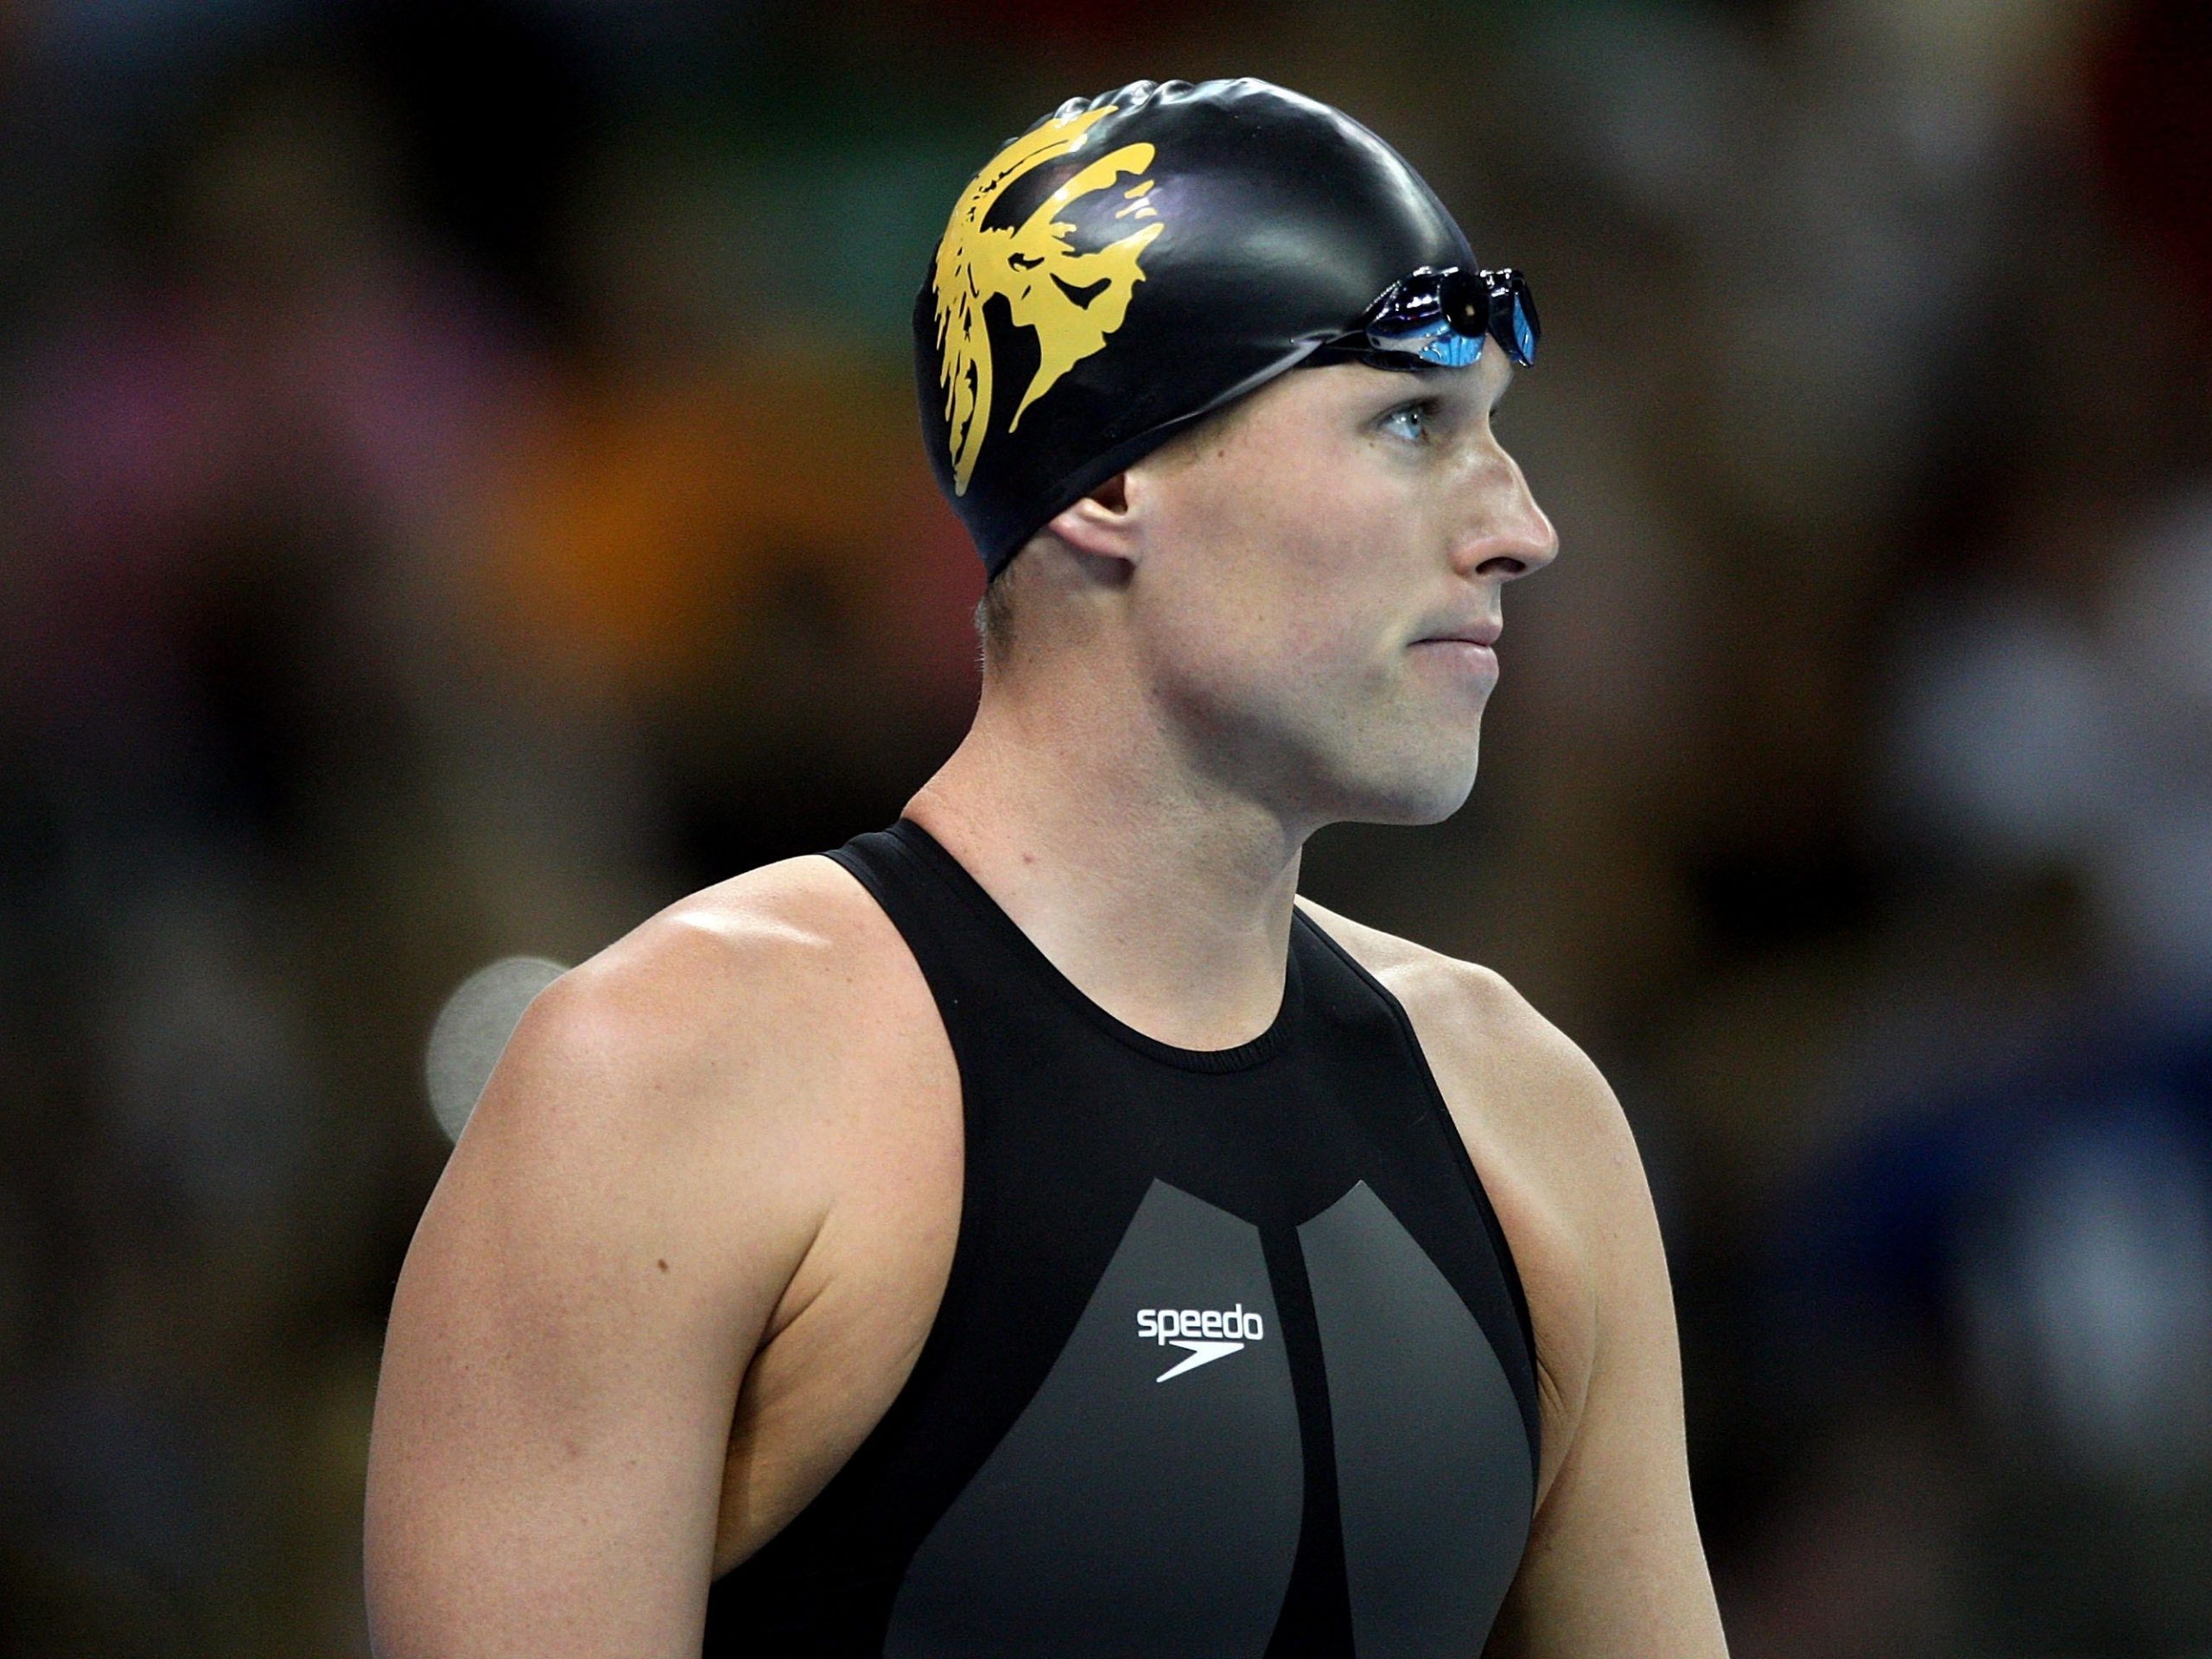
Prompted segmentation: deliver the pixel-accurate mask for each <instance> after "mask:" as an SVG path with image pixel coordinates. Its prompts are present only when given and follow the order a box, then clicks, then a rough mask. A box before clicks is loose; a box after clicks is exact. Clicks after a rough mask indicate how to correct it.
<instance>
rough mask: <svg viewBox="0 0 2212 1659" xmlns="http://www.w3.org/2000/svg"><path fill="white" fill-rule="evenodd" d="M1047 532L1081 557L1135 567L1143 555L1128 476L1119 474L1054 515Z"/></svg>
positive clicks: (1048, 524)
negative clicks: (1083, 555) (1130, 498)
mask: <svg viewBox="0 0 2212 1659" xmlns="http://www.w3.org/2000/svg"><path fill="white" fill-rule="evenodd" d="M1045 528H1046V530H1048V531H1051V532H1052V534H1053V535H1054V536H1056V537H1058V538H1059V539H1060V540H1061V541H1063V542H1065V543H1066V544H1067V545H1068V546H1069V547H1071V548H1072V549H1074V550H1076V551H1077V552H1078V553H1084V554H1088V555H1090V556H1091V557H1092V558H1097V559H1113V560H1116V561H1118V562H1119V563H1123V564H1127V565H1131V566H1134V565H1135V563H1137V561H1138V559H1139V557H1140V556H1141V550H1142V549H1141V541H1142V538H1141V536H1140V535H1139V534H1138V525H1137V515H1135V513H1133V512H1130V511H1129V490H1128V474H1127V473H1116V474H1114V476H1113V477H1111V478H1109V479H1108V480H1106V481H1105V482H1104V483H1103V484H1101V485H1100V486H1098V487H1097V488H1096V489H1095V490H1092V491H1091V492H1090V493H1089V494H1088V495H1085V496H1083V497H1081V498H1080V499H1077V500H1076V501H1074V502H1072V503H1071V504H1070V505H1067V506H1065V507H1063V508H1061V509H1060V510H1059V512H1056V513H1054V514H1053V515H1052V518H1050V519H1049V520H1048V521H1047V522H1046V525H1045Z"/></svg>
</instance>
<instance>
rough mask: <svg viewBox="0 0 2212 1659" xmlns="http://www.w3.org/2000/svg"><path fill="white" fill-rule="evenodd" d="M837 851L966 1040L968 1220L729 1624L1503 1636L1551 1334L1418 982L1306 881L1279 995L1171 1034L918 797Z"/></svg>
mask: <svg viewBox="0 0 2212 1659" xmlns="http://www.w3.org/2000/svg"><path fill="white" fill-rule="evenodd" d="M831 856H832V857H834V858H836V860H837V861H838V862H839V863H841V864H842V865H843V866H844V867H845V868H847V869H849V870H850V871H851V872H852V873H853V874H854V875H855V876H856V877H858V878H859V879H860V880H861V882H862V883H863V884H864V885H865V886H866V887H868V891H869V892H870V893H873V894H874V896H875V898H876V899H877V901H878V902H879V903H880V904H881V905H882V906H883V908H884V910H885V911H886V912H887V913H888V915H889V916H890V918H891V919H892V921H893V923H895V924H896V925H897V926H898V928H899V932H900V933H901V934H902V935H903V936H904V937H905V938H906V944H907V945H908V947H909V948H910V949H911V950H912V951H913V953H914V957H915V960H916V961H917V962H918V963H919V964H920V967H921V970H922V973H923V975H924V976H925V978H926V979H927V980H928V982H929V985H930V988H931V991H932V992H933V993H934V994H935V996H936V999H937V1004H938V1011H939V1013H940V1014H941V1015H942V1016H943V1018H944V1024H945V1029H946V1032H947V1033H948V1035H949V1036H950V1039H951V1044H952V1050H953V1053H954V1056H955V1058H957V1061H958V1063H959V1068H960V1082H961V1090H962V1096H963V1113H964V1117H965V1122H966V1133H967V1151H966V1168H965V1177H964V1183H965V1184H964V1188H963V1198H962V1206H961V1214H960V1229H959V1235H958V1241H957V1244H956V1246H955V1248H954V1251H953V1257H952V1271H951V1277H950V1281H949V1282H948V1283H947V1285H946V1287H945V1291H944V1302H943V1305H942V1306H940V1308H939V1309H938V1316H937V1321H936V1323H935V1325H933V1326H932V1327H931V1331H930V1334H929V1338H928V1340H927V1342H926V1343H925V1345H924V1347H923V1349H922V1352H921V1355H920V1357H919V1358H918V1360H917V1361H916V1363H915V1366H914V1370H913V1373H912V1376H910V1377H909V1378H908V1379H907V1381H906V1386H905V1387H904V1388H903V1389H901V1390H900V1391H899V1396H898V1398H897V1399H896V1400H895V1401H894V1402H893V1404H892V1406H891V1408H890V1409H889V1411H888V1412H887V1413H886V1414H885V1415H884V1418H883V1420H882V1421H881V1422H880V1423H879V1424H878V1425H877V1426H876V1427H875V1428H874V1431H873V1432H872V1433H870V1434H869V1435H868V1438H867V1440H865V1441H864V1442H862V1444H861V1447H860V1449H859V1450H858V1451H856V1452H855V1453H854V1454H853V1456H852V1458H851V1459H850V1460H849V1462H848V1463H847V1464H846V1465H845V1466H844V1467H843V1469H842V1470H841V1471H839V1472H838V1474H837V1475H836V1478H834V1479H832V1480H831V1481H830V1483H829V1485H828V1486H827V1487H826V1488H824V1489H823V1491H822V1493H821V1495H820V1496H819V1497H817V1498H816V1499H815V1500H814V1502H813V1503H810V1505H808V1507H807V1508H806V1509H805V1510H804V1511H803V1512H802V1513H801V1514H800V1515H799V1516H798V1518H797V1519H796V1520H794V1521H792V1522H791V1524H790V1525H789V1526H787V1527H785V1529H784V1530H783V1531H782V1532H780V1533H779V1534H778V1535H776V1536H775V1537H774V1538H773V1539H772V1540H770V1541H769V1542H768V1543H767V1544H766V1545H765V1546H763V1547H762V1548H761V1549H760V1551H759V1553H757V1554H754V1555H753V1557H752V1558H751V1559H750V1560H747V1561H745V1562H744V1563H742V1564H741V1565H740V1566H739V1567H735V1568H734V1569H733V1570H732V1571H731V1572H729V1573H727V1574H726V1575H724V1576H723V1577H722V1578H721V1580H719V1581H718V1582H717V1583H716V1584H715V1586H714V1589H713V1592H712V1595H711V1597H710V1599H709V1608H708V1619H707V1641H706V1649H705V1650H706V1653H707V1654H708V1655H709V1656H724V1655H727V1656H730V1659H738V1656H772V1659H785V1656H798V1655H806V1656H821V1659H829V1656H836V1659H863V1656H865V1659H876V1656H887V1659H984V1656H991V1659H1077V1656H1082V1659H1138V1656H1146V1659H1198V1656H1205V1659H1290V1656H1294V1655H1297V1656H1320V1655H1327V1656H1332V1659H1344V1656H1357V1659H1428V1656H1436V1659H1444V1656H1447V1655H1448V1656H1451V1659H1473V1656H1475V1655H1476V1654H1478V1653H1479V1652H1480V1651H1481V1649H1482V1646H1483V1643H1484V1638H1485V1637H1486V1635H1487V1633H1488V1631H1489V1629H1490V1626H1491V1621H1492V1619H1493V1618H1495V1617H1496V1615H1497V1608H1498V1605H1499V1602H1500V1600H1501V1599H1503V1596H1504V1594H1505V1591H1506V1587H1507V1586H1508V1585H1509V1584H1510V1582H1511V1581H1512V1579H1513V1575H1514V1573H1515V1571H1516V1568H1517V1567H1518V1566H1519V1564H1520V1560H1521V1554H1522V1547H1523V1545H1524V1544H1525V1543H1526V1541H1527V1537H1528V1531H1529V1515H1530V1509H1531V1503H1532V1499H1533V1494H1534V1491H1535V1468H1536V1446H1537V1439H1536V1436H1537V1408H1536V1393H1535V1366H1534V1362H1533V1351H1534V1350H1533V1343H1532V1339H1531V1336H1530V1332H1529V1315H1528V1308H1527V1305H1526V1303H1525V1301H1524V1300H1523V1299H1522V1291H1521V1285H1520V1281H1519V1279H1518V1278H1517V1276H1516V1274H1515V1272H1514V1269H1513V1263H1512V1258H1511V1257H1510V1255H1509V1254H1508V1252H1507V1249H1506V1245H1505V1240H1504V1236H1503V1234H1502V1233H1501V1232H1500V1230H1499V1229H1498V1225H1497V1217H1496V1216H1495V1215H1494V1213H1493V1212H1492V1211H1491V1205H1490V1203H1489V1200H1488V1199H1487V1198H1486V1197H1485V1196H1484V1192H1483V1189H1482V1184H1481V1182H1480V1180H1479V1179H1478V1177H1477V1175H1476V1173H1475V1170H1474V1167H1473V1166H1472V1164H1471V1162H1470V1161H1469V1160H1468V1158H1467V1154H1466V1150H1465V1147H1464V1146H1463V1145H1462V1144H1461V1142H1460V1140H1459V1135H1458V1133H1457V1131H1456V1130H1455V1129H1454V1128H1453V1126H1452V1122H1451V1119H1450V1118H1449V1117H1448V1116H1446V1110H1445V1108H1444V1104H1443V1102H1442V1100H1441V1098H1440V1096H1439V1095H1438V1093H1437V1090H1436V1085H1435V1083H1434V1081H1433V1079H1432V1078H1431V1077H1430V1075H1429V1071H1428V1066H1427V1062H1426V1061H1425V1060H1424V1059H1423V1058H1422V1057H1421V1049H1420V1047H1419V1046H1418V1044H1417V1043H1416V1042H1415V1040H1414V1033H1413V1028H1412V1027H1411V1025H1410V1024H1408V1021H1407V1019H1406V1016H1405V1014H1404V1012H1403V1011H1402V1009H1401V1008H1400V1007H1399V1006H1398V1004H1397V1002H1396V1001H1395V999H1394V998H1393V997H1392V996H1391V995H1390V994H1389V992H1388V991H1386V990H1384V989H1383V987H1382V986H1381V985H1380V984H1378V983H1377V982H1376V981H1375V979H1374V978H1373V977H1372V976H1370V975H1369V974H1368V973H1367V972H1366V971H1365V970H1364V969H1362V968H1361V967H1360V966H1359V965H1358V964H1357V963H1355V962H1353V961H1352V959H1351V957H1349V956H1348V955H1346V954H1345V952H1344V950H1342V949H1341V948H1340V947H1339V946H1338V945H1337V944H1336V943H1335V942H1334V941H1333V940H1332V939H1331V938H1329V937H1328V936H1327V935H1326V934H1325V933H1324V932H1323V931H1321V930H1320V929H1319V928H1318V927H1316V926H1315V925H1313V923H1312V922H1310V921H1308V920H1307V919H1306V918H1305V917H1304V916H1302V915H1300V916H1299V917H1298V918H1296V919H1295V921H1294V924H1293V926H1292V929H1291V941H1290V958H1289V967H1288V974H1287V981H1286V983H1285V986H1284V990H1283V1001H1282V1009H1281V1013H1280V1014H1278V1015H1277V1016H1276V1019H1275V1021H1274V1024H1273V1025H1272V1026H1270V1027H1268V1029H1267V1030H1266V1031H1265V1032H1263V1033H1262V1034H1261V1035H1260V1036H1258V1037H1257V1038H1255V1039H1253V1040H1252V1041H1251V1042H1249V1043H1246V1044H1244V1045H1243V1046H1241V1047H1238V1048H1232V1049H1224V1050H1217V1051H1208V1052H1198V1051H1195V1050H1190V1049H1180V1048H1174V1047H1171V1046H1168V1045H1166V1044H1165V1043H1160V1042H1156V1041H1154V1040H1153V1039H1150V1038H1148V1037H1147V1036H1145V1035H1143V1034H1142V1033H1140V1032H1137V1031H1135V1030H1133V1029H1131V1028H1130V1027H1128V1026H1125V1025H1123V1024H1122V1022H1121V1021H1119V1020H1116V1019H1115V1018H1114V1017H1113V1016H1112V1015H1110V1014H1107V1013H1106V1012H1105V1010H1103V1008H1101V1007H1098V1006H1097V1005H1096V1003H1094V1002H1092V1001H1090V999H1089V998H1087V997H1085V996H1084V995H1083V993H1082V992H1080V991H1078V990H1077V988H1075V987H1074V985H1072V984H1071V982H1069V981H1068V980H1067V979H1066V978H1065V976H1063V975H1062V974H1060V972H1059V971H1058V969H1055V968H1053V967H1052V964H1051V963H1049V962H1048V961H1046V958H1045V957H1044V955H1043V953H1042V952H1040V951H1039V950H1038V949H1037V948H1036V947H1035V946H1034V945H1033V944H1031V943H1030V942H1029V940H1028V938H1027V937H1026V936H1025V935H1024V934H1023V933H1022V932H1021V931H1020V929H1019V928H1017V927H1016V926H1015V925H1014V923H1013V921H1012V920H1011V919H1010V918H1008V917H1007V915H1006V913H1005V912H1003V911H1001V910H1000V909H999V907H998V906H996V905H995V904H994V903H993V902H992V900H991V899H990V897H989V896H988V894H987V893H984V891H983V890H982V887H979V886H978V885H977V884H976V881H975V880H973V879H972V878H971V877H970V876H969V874H968V873H967V872H966V871H965V870H963V868H961V867H960V866H959V865H958V864H957V863H956V862H955V861H953V859H952V858H951V856H950V855H949V854H947V853H946V852H945V851H944V849H943V848H941V847H939V846H938V844H937V842H935V841H933V840H931V838H930V836H928V835H927V834H926V833H925V831H924V830H922V829H920V828H919V827H918V825H915V824H913V823H905V822H902V823H899V824H897V825H894V826H893V828H892V829H888V830H887V831H884V832H882V833H880V834H876V835H868V836H861V837H860V838H858V839H857V840H855V841H854V842H852V843H850V844H849V846H847V847H845V848H844V849H842V850H840V851H839V852H837V853H835V854H833V855H831Z"/></svg>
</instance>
